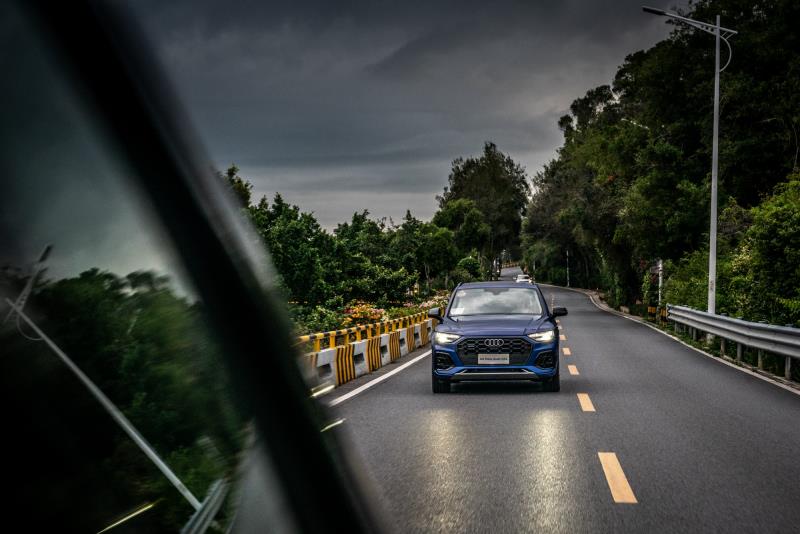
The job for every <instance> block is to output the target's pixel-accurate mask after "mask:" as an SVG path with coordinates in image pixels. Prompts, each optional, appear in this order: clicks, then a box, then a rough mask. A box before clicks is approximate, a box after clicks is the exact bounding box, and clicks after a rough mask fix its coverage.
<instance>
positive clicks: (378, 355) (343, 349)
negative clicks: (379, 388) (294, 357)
mask: <svg viewBox="0 0 800 534" xmlns="http://www.w3.org/2000/svg"><path fill="white" fill-rule="evenodd" d="M435 327H436V324H435V323H434V320H433V319H428V314H427V312H421V313H415V314H414V315H408V316H406V317H400V318H397V319H392V320H390V321H381V322H379V323H372V324H367V325H359V326H353V327H351V328H345V329H343V330H332V331H330V332H320V333H318V334H310V335H306V336H300V337H299V338H298V344H303V343H309V342H313V343H314V345H313V350H312V352H308V353H306V354H304V355H303V357H302V364H303V367H304V369H305V370H306V372H308V373H309V375H310V376H309V378H311V379H312V380H313V381H316V382H319V383H320V385H319V386H316V387H315V391H318V392H319V393H314V395H315V396H317V395H318V394H319V395H321V394H324V392H327V391H329V390H330V389H332V388H333V387H335V386H340V385H342V384H344V383H346V382H349V381H350V380H353V379H355V378H357V377H359V376H362V375H364V374H367V373H372V372H373V371H376V370H377V369H379V368H381V367H382V366H384V365H388V364H390V363H392V362H394V361H397V360H398V359H399V358H401V357H402V356H405V355H406V354H408V353H409V352H411V351H413V350H415V349H417V348H420V347H424V346H425V345H427V344H428V343H429V342H430V336H431V334H432V332H433V329H434V328H435ZM323 341H327V346H326V347H323V346H322V342H323Z"/></svg>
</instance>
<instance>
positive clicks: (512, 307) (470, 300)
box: [450, 287, 542, 317]
mask: <svg viewBox="0 0 800 534" xmlns="http://www.w3.org/2000/svg"><path fill="white" fill-rule="evenodd" d="M501 314H502V315H541V314H542V304H541V302H540V301H539V294H538V293H537V292H536V290H535V289H527V288H525V289H523V288H518V287H475V288H469V289H459V290H458V291H456V294H455V297H454V298H453V304H452V306H450V316H451V317H457V316H462V315H501Z"/></svg>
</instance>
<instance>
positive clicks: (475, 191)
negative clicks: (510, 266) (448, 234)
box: [438, 142, 530, 258]
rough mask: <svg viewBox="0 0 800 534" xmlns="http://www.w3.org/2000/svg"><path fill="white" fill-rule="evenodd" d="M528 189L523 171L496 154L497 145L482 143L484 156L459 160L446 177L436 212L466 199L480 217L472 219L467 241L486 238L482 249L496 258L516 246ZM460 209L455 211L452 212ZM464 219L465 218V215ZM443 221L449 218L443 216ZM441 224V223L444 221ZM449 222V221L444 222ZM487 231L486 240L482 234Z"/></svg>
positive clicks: (454, 163)
mask: <svg viewBox="0 0 800 534" xmlns="http://www.w3.org/2000/svg"><path fill="white" fill-rule="evenodd" d="M529 192H530V186H529V184H528V179H527V176H526V174H525V170H524V169H523V168H522V167H521V166H520V165H519V164H517V163H515V162H514V160H512V159H511V157H509V156H507V155H505V154H503V153H502V152H500V150H498V148H497V145H495V144H494V143H491V142H487V143H485V145H484V147H483V153H482V154H481V156H480V157H477V158H467V159H464V158H458V159H456V160H455V161H453V166H452V169H451V171H450V175H449V176H448V186H447V187H445V188H444V192H443V194H442V195H441V196H440V197H438V200H439V208H440V209H444V208H445V207H446V206H447V205H448V204H449V203H451V202H454V201H456V200H458V199H468V200H471V201H473V202H474V205H475V207H476V208H477V209H478V210H479V211H480V212H481V213H482V214H483V223H485V225H486V226H484V225H483V224H482V223H481V221H480V220H479V219H477V218H475V217H474V216H473V218H472V219H471V221H470V225H471V226H472V229H471V234H470V233H465V236H464V237H465V238H466V239H467V240H468V241H469V240H472V241H480V240H481V239H483V238H484V237H485V239H486V241H487V243H486V244H485V246H484V248H485V250H486V253H487V255H488V256H489V257H490V258H494V257H497V256H499V253H500V251H502V250H503V249H515V248H517V247H518V246H519V233H520V228H521V225H522V212H523V210H524V208H525V204H526V202H527V200H528V194H529ZM461 209H462V208H459V209H454V210H453V211H454V212H458V211H461ZM465 217H466V214H465ZM443 218H448V219H449V218H450V216H449V215H443ZM443 222H444V221H443ZM447 222H451V221H447ZM487 228H488V236H484V234H483V232H485V230H486V229H487Z"/></svg>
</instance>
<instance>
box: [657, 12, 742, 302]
mask: <svg viewBox="0 0 800 534" xmlns="http://www.w3.org/2000/svg"><path fill="white" fill-rule="evenodd" d="M642 10H643V11H645V12H646V13H652V14H653V15H661V16H663V17H669V18H671V19H675V20H678V21H680V22H683V23H685V24H688V25H689V26H692V27H694V28H697V29H698V30H703V31H704V32H706V33H710V34H711V35H713V36H714V37H715V39H716V56H715V59H714V62H715V64H714V67H715V70H714V139H713V141H712V149H711V222H710V232H709V237H708V240H709V243H708V313H715V312H716V307H717V306H716V304H717V172H718V168H719V163H718V159H719V73H720V72H722V71H723V70H725V67H727V66H728V64H729V63H730V62H731V57H732V56H733V50H732V49H731V44H730V43H729V42H728V38H730V37H733V36H734V35H736V33H737V32H735V31H734V30H729V29H728V28H723V27H722V26H720V25H719V15H717V23H716V24H708V23H707V22H700V21H699V20H694V19H689V18H686V17H682V16H680V15H678V14H676V13H670V12H669V11H664V10H663V9H656V8H654V7H647V6H642ZM720 39H722V40H723V41H725V44H726V45H727V46H728V61H727V62H726V63H725V67H722V68H719V41H720Z"/></svg>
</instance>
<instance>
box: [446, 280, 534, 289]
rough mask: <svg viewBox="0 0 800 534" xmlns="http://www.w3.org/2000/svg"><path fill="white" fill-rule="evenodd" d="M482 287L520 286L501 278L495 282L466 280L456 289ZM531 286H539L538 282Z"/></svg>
mask: <svg viewBox="0 0 800 534" xmlns="http://www.w3.org/2000/svg"><path fill="white" fill-rule="evenodd" d="M481 287H515V288H519V284H518V283H516V282H515V281H513V280H499V281H495V282H465V283H463V284H461V285H459V286H458V287H457V288H456V289H471V288H481ZM531 287H536V288H538V286H537V285H536V284H531Z"/></svg>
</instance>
